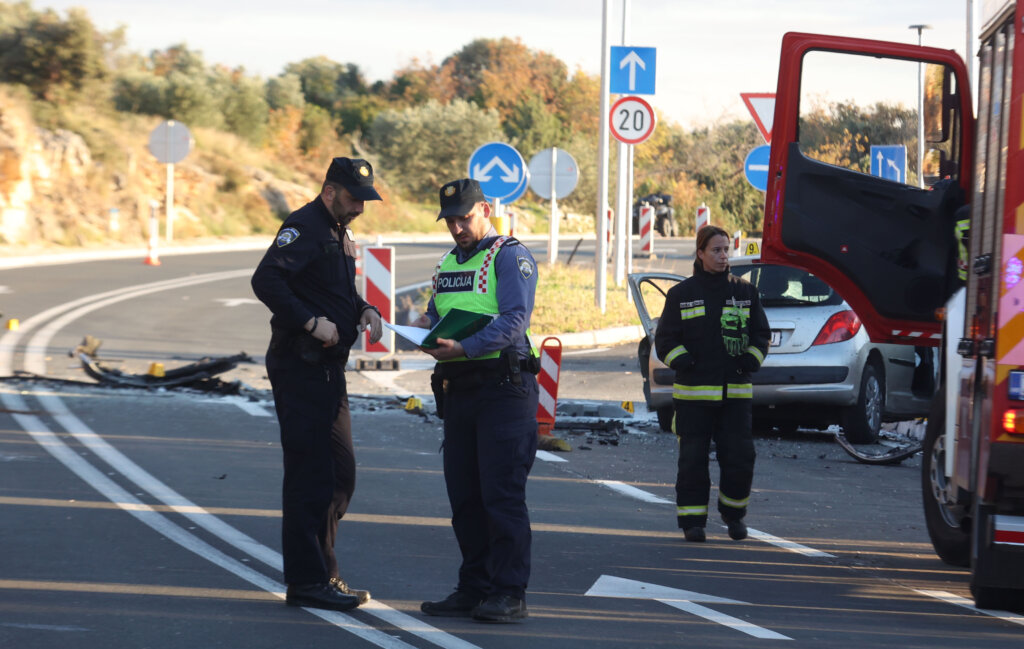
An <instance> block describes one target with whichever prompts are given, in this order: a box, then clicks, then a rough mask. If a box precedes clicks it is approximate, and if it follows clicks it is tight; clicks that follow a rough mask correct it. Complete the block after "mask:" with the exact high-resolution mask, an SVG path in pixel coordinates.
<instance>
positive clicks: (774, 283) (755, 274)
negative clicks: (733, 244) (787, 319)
mask: <svg viewBox="0 0 1024 649" xmlns="http://www.w3.org/2000/svg"><path fill="white" fill-rule="evenodd" d="M730 270H731V272H732V273H733V274H734V275H738V276H740V277H742V278H744V279H745V280H747V281H748V282H750V283H751V284H753V285H754V286H756V287H757V291H758V293H760V294H761V304H762V306H766V307H769V306H835V305H838V304H842V302H843V298H842V297H840V296H839V294H838V293H836V292H835V291H833V290H832V287H831V286H829V285H828V284H826V283H825V282H823V281H822V280H820V279H818V278H817V277H815V276H814V275H811V274H810V273H808V272H807V271H804V270H800V269H798V268H790V267H788V266H776V265H774V264H747V265H742V266H734V267H733V268H731V269H730Z"/></svg>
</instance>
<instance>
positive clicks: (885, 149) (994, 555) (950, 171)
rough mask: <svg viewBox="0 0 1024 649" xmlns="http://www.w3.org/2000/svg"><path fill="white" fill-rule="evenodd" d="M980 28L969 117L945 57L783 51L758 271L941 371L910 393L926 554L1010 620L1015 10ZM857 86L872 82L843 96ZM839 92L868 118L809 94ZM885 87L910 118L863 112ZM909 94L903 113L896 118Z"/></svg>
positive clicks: (1018, 247) (1022, 144)
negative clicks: (924, 416) (860, 105)
mask: <svg viewBox="0 0 1024 649" xmlns="http://www.w3.org/2000/svg"><path fill="white" fill-rule="evenodd" d="M981 11H982V13H983V14H984V15H983V16H982V19H981V20H980V21H979V24H980V25H981V30H980V31H979V39H978V45H979V48H978V68H977V69H978V72H977V79H976V81H977V83H976V88H977V95H978V107H977V117H976V118H975V115H974V107H973V102H972V99H971V92H970V88H971V80H970V77H969V73H968V68H967V66H966V65H965V64H964V62H963V61H962V60H961V59H960V57H959V56H958V55H957V54H956V53H955V52H954V51H951V50H941V49H935V48H928V47H920V46H914V45H907V44H899V43H887V42H879V41H870V40H861V39H851V38H838V37H831V36H822V35H815V34H799V33H790V34H787V35H786V36H785V37H784V38H783V42H782V54H781V60H780V63H779V71H780V72H779V79H778V89H777V92H776V106H775V116H774V124H773V131H772V143H771V156H770V161H769V178H768V187H767V192H766V201H765V221H764V249H763V252H762V258H763V260H764V261H766V262H771V263H782V264H788V265H791V266H797V267H800V268H804V269H806V270H808V271H810V272H812V273H814V274H815V275H817V276H818V277H820V278H822V279H824V280H825V281H827V282H828V283H830V284H831V285H832V286H833V287H834V288H835V289H836V290H837V291H838V292H839V293H840V294H841V295H842V296H843V297H844V298H846V300H847V301H848V302H849V303H850V305H851V306H853V308H854V310H855V311H856V313H857V314H858V316H859V317H860V319H861V320H862V322H863V324H864V326H865V327H866V328H867V330H868V332H869V333H870V334H871V337H872V339H874V340H875V341H877V342H894V343H903V344H909V345H914V346H916V347H917V348H918V350H919V352H920V358H921V359H922V362H921V363H920V365H919V367H920V368H938V369H936V370H935V371H933V372H932V376H931V380H930V381H929V377H928V376H927V370H926V371H924V372H923V375H922V377H921V381H920V382H919V387H920V388H921V389H927V390H933V391H934V393H935V398H934V403H933V406H932V411H931V416H930V417H929V418H928V425H927V432H926V434H925V440H924V457H923V460H922V480H921V482H922V487H923V489H922V491H923V497H924V514H925V520H926V523H927V528H928V532H929V535H930V537H931V540H932V544H933V545H934V546H935V550H936V552H937V553H938V555H939V557H941V558H942V559H943V560H944V561H946V562H947V563H950V564H954V565H963V566H968V565H969V566H970V568H971V582H970V588H971V593H972V594H973V595H974V599H975V603H976V605H977V606H978V607H980V608H1019V607H1020V606H1021V605H1022V602H1024V281H1022V280H1024V130H1022V117H1024V115H1022V114H1024V0H987V1H985V2H982V3H981ZM858 66H866V68H864V67H858ZM865 71H867V73H868V74H867V78H868V79H870V82H869V83H868V84H867V85H865V86H857V83H858V81H857V80H858V79H863V78H865V75H864V72H865ZM890 72H894V73H895V74H890ZM915 82H916V83H915ZM836 86H840V87H842V88H843V91H845V92H847V94H846V95H845V97H856V98H857V99H858V101H859V100H864V101H865V102H868V104H869V108H867V109H865V110H864V111H863V112H862V113H861V112H858V111H855V110H852V109H851V108H850V106H849V104H848V103H843V102H834V103H831V104H829V103H827V101H826V100H824V99H822V95H821V94H815V93H818V92H819V91H820V90H822V89H834V88H835V87H836ZM883 87H887V88H891V92H893V93H894V96H896V97H904V96H905V98H907V99H909V100H910V101H909V104H899V105H897V104H892V103H888V102H887V101H879V102H876V103H875V104H873V105H872V104H870V101H871V99H872V96H873V95H874V94H875V93H877V92H884V88H883ZM915 94H916V99H917V101H916V104H917V110H916V111H915V110H913V109H907V108H894V106H906V105H909V106H913V105H914V103H915V102H914V101H913V100H914V99H915ZM823 102H824V103H823ZM844 111H845V112H844ZM858 116H859V117H860V119H855V118H856V117H858ZM865 116H866V119H865ZM828 124H831V125H833V127H835V130H836V132H833V133H827V132H824V131H823V129H824V127H823V125H828ZM837 125H842V127H841V128H839V127H838V126H837ZM825 130H827V129H825ZM915 130H916V133H915V132H914V131H915ZM880 140H885V141H880ZM914 149H916V151H915V150H914ZM965 205H966V206H967V207H964V206H965ZM968 218H969V230H966V231H965V236H963V237H962V238H958V235H959V233H960V232H961V230H962V227H961V228H958V226H957V223H958V222H961V223H962V226H963V225H966V224H967V221H966V219H968ZM961 245H962V246H963V247H962V248H961ZM958 262H959V268H960V269H961V270H965V271H966V272H965V273H963V275H965V276H966V278H965V279H962V275H961V273H958ZM929 355H930V357H929ZM936 355H937V357H938V360H939V361H940V362H937V363H933V362H931V360H935V357H936ZM926 358H929V362H927V363H925V362H923V359H926ZM883 371H884V368H883ZM883 506H884V504H883V503H881V502H880V503H879V507H883Z"/></svg>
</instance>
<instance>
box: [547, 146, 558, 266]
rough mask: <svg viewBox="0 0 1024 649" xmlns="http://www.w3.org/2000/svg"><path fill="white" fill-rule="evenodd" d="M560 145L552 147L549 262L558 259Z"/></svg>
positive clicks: (552, 262) (551, 262)
mask: <svg viewBox="0 0 1024 649" xmlns="http://www.w3.org/2000/svg"><path fill="white" fill-rule="evenodd" d="M557 163H558V147H554V146H553V147H551V224H550V225H551V232H550V235H549V236H548V263H549V264H551V265H554V263H555V262H556V261H558V226H559V218H558V199H557V198H555V194H556V192H555V180H556V178H557V176H558V164H557Z"/></svg>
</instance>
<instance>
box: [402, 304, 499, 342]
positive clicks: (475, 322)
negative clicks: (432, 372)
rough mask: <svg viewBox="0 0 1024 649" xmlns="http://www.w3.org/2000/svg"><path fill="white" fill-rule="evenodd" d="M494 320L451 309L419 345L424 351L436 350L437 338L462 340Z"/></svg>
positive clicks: (481, 314) (481, 315)
mask: <svg viewBox="0 0 1024 649" xmlns="http://www.w3.org/2000/svg"><path fill="white" fill-rule="evenodd" d="M492 320H494V316H493V315H490V314H488V313H473V312H472V311H464V310H462V309H452V310H451V311H449V312H448V313H446V314H445V315H444V317H443V318H441V320H440V322H438V323H437V324H436V325H434V328H433V329H431V330H430V331H429V332H428V333H427V337H426V338H424V339H423V342H422V343H420V346H421V347H424V348H426V349H436V348H437V339H438V338H448V339H450V340H462V339H463V338H468V337H470V336H472V335H473V334H475V333H476V332H478V331H480V330H481V329H483V328H484V327H486V326H487V325H489V324H490V323H491V321H492Z"/></svg>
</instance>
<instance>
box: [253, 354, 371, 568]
mask: <svg viewBox="0 0 1024 649" xmlns="http://www.w3.org/2000/svg"><path fill="white" fill-rule="evenodd" d="M344 368H345V363H344V360H341V359H335V360H331V361H328V362H326V363H323V364H309V363H306V362H304V361H302V360H301V359H300V358H298V356H297V355H296V354H295V353H294V352H292V351H291V350H287V349H285V350H280V349H279V350H268V351H267V376H268V378H269V379H270V385H271V387H272V388H273V391H274V407H275V409H276V410H277V419H278V422H279V424H280V426H281V448H282V450H283V451H284V482H283V487H282V506H281V514H282V517H281V548H282V554H283V555H284V580H285V583H288V584H310V583H322V582H326V581H328V579H330V578H331V577H337V576H338V561H337V558H336V557H335V554H334V542H335V539H336V538H337V534H338V523H339V522H340V521H341V518H342V517H343V516H344V515H345V511H346V510H347V509H348V504H349V501H350V500H351V499H352V493H353V491H355V486H356V460H355V452H354V449H353V447H352V419H351V416H350V413H349V407H348V393H347V391H346V387H345V372H344Z"/></svg>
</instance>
